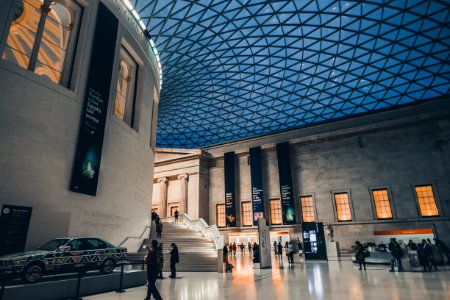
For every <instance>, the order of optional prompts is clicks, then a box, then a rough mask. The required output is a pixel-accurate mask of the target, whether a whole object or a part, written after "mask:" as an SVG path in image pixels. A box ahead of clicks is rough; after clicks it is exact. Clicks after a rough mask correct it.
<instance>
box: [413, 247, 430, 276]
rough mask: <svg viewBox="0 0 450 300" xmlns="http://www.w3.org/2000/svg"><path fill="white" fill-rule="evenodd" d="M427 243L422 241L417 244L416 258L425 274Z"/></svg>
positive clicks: (426, 267)
mask: <svg viewBox="0 0 450 300" xmlns="http://www.w3.org/2000/svg"><path fill="white" fill-rule="evenodd" d="M426 246H427V242H426V241H425V240H422V243H418V244H417V250H416V251H417V257H418V258H419V263H420V265H421V266H422V267H423V271H424V272H426V271H427V269H428V250H427V248H426Z"/></svg>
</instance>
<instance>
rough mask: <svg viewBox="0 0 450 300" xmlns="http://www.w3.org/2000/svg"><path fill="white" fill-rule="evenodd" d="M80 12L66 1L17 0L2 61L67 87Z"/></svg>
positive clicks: (75, 5) (78, 8)
mask: <svg viewBox="0 0 450 300" xmlns="http://www.w3.org/2000/svg"><path fill="white" fill-rule="evenodd" d="M81 12H82V8H81V7H80V6H79V5H78V4H77V3H76V2H74V1H70V0H69V1H60V0H56V1H53V0H52V1H49V0H45V1H43V0H22V1H17V4H16V10H15V12H14V16H13V21H12V23H11V27H10V29H9V33H8V38H7V41H6V47H5V50H4V52H3V55H2V57H3V59H5V60H7V61H10V62H12V63H15V64H17V65H19V66H20V67H22V68H24V69H28V70H30V71H32V72H34V73H36V74H39V75H42V76H45V77H47V78H48V79H50V80H51V81H53V82H54V83H58V84H59V83H61V84H62V85H65V86H68V85H69V81H70V71H71V70H70V68H71V67H72V62H73V57H74V52H75V45H76V36H77V34H78V32H77V31H78V27H79V23H80V19H81ZM65 66H67V67H66V68H64V67H65Z"/></svg>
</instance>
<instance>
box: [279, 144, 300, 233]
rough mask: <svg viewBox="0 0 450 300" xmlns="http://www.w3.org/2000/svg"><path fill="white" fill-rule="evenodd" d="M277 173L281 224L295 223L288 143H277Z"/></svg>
mask: <svg viewBox="0 0 450 300" xmlns="http://www.w3.org/2000/svg"><path fill="white" fill-rule="evenodd" d="M277 159H278V174H279V176H280V194H281V209H282V213H283V224H284V225H289V224H296V218H295V206H294V195H293V194H292V175H291V161H290V155H289V143H287V142H286V143H281V144H277Z"/></svg>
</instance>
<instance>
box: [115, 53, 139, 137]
mask: <svg viewBox="0 0 450 300" xmlns="http://www.w3.org/2000/svg"><path fill="white" fill-rule="evenodd" d="M118 68H119V71H118V72H117V74H118V76H117V87H116V98H115V100H114V115H115V116H116V117H117V118H118V119H119V120H121V121H123V122H125V123H127V124H128V125H129V126H130V127H132V128H134V129H137V126H136V121H135V110H136V107H135V106H136V105H135V86H136V77H137V70H138V65H137V63H136V61H135V60H134V59H133V57H132V56H131V54H130V53H129V52H128V51H127V50H126V49H125V47H123V46H122V47H121V49H120V59H119V67H118Z"/></svg>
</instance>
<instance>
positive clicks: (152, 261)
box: [145, 240, 162, 300]
mask: <svg viewBox="0 0 450 300" xmlns="http://www.w3.org/2000/svg"><path fill="white" fill-rule="evenodd" d="M157 248H158V241H156V240H153V241H152V246H151V248H150V247H149V249H148V253H147V256H146V257H145V264H146V265H147V281H148V286H147V296H146V297H145V300H150V297H151V296H152V295H153V297H155V299H156V300H162V297H161V295H160V294H159V292H158V289H157V288H156V285H155V283H156V278H157V277H158V273H159V264H158V257H157Z"/></svg>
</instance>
